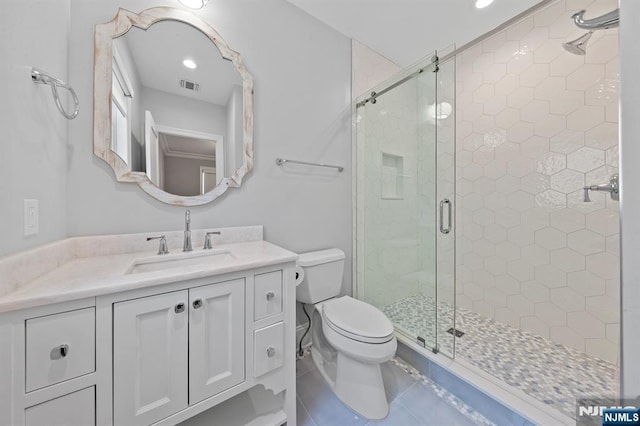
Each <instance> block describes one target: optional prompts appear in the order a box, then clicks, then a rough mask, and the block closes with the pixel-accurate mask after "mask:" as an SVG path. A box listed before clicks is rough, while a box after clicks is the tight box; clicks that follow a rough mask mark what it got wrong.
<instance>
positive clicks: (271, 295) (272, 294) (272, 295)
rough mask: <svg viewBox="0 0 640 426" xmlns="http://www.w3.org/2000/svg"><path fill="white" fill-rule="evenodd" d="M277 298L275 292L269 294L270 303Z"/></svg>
mask: <svg viewBox="0 0 640 426" xmlns="http://www.w3.org/2000/svg"><path fill="white" fill-rule="evenodd" d="M275 297H276V294H275V293H274V292H272V291H270V292H269V293H267V300H268V301H272V300H273V299H274V298H275Z"/></svg>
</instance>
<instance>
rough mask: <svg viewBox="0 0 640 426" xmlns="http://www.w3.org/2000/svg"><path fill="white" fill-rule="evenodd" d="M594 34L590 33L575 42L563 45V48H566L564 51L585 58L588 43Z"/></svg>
mask: <svg viewBox="0 0 640 426" xmlns="http://www.w3.org/2000/svg"><path fill="white" fill-rule="evenodd" d="M592 34H593V31H589V32H588V33H586V34H583V35H581V36H580V37H578V38H577V39H575V40H573V41H568V42H566V43H562V47H564V49H565V50H566V51H567V52H569V53H573V54H574V55H581V56H584V55H586V54H587V49H586V47H587V42H588V41H589V39H590V38H591V35H592Z"/></svg>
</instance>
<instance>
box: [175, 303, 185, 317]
mask: <svg viewBox="0 0 640 426" xmlns="http://www.w3.org/2000/svg"><path fill="white" fill-rule="evenodd" d="M174 311H175V313H176V314H179V313H180V312H184V302H179V303H178V304H177V305H176V307H175V308H174Z"/></svg>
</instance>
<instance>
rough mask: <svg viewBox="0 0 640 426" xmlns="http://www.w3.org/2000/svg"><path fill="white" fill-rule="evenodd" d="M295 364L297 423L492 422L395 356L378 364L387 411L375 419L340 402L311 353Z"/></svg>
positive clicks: (451, 425)
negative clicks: (383, 385)
mask: <svg viewBox="0 0 640 426" xmlns="http://www.w3.org/2000/svg"><path fill="white" fill-rule="evenodd" d="M296 367H297V417H298V418H297V424H298V426H350V425H389V426H419V425H448V426H456V425H493V424H494V423H491V422H490V421H488V420H487V419H486V418H484V417H483V416H482V415H481V414H479V413H477V412H476V411H474V410H473V409H471V408H470V407H469V406H467V405H466V404H465V403H464V402H462V401H461V400H459V399H458V398H456V397H455V396H454V395H452V394H450V393H449V392H447V391H446V390H445V389H444V388H442V387H441V386H439V385H437V384H436V383H434V382H433V381H431V380H430V379H428V378H427V377H425V376H423V375H422V374H420V373H419V372H418V371H417V370H415V369H414V368H413V367H411V366H409V365H408V364H406V363H405V362H403V361H402V360H400V359H398V358H393V359H392V360H391V361H389V362H387V363H384V364H383V366H382V375H383V380H384V383H385V389H386V391H387V398H388V400H389V402H390V408H391V411H390V412H389V416H387V418H385V419H383V420H378V421H368V420H367V419H365V418H363V417H361V416H360V415H358V414H356V413H354V412H353V411H351V410H350V409H349V408H347V407H346V406H345V405H344V404H343V403H342V402H340V400H338V398H337V397H336V396H335V395H334V394H333V392H332V391H331V389H330V388H329V385H328V384H327V383H326V382H325V381H324V379H323V378H322V376H321V375H320V372H319V371H318V370H317V368H316V366H315V364H314V362H313V360H312V359H311V354H309V353H307V354H306V355H305V356H304V358H302V359H300V360H298V361H297V365H296Z"/></svg>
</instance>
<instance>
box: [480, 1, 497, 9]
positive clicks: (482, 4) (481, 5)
mask: <svg viewBox="0 0 640 426" xmlns="http://www.w3.org/2000/svg"><path fill="white" fill-rule="evenodd" d="M491 3H493V0H476V8H477V9H484V8H485V7H487V6H489V5H490V4H491Z"/></svg>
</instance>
